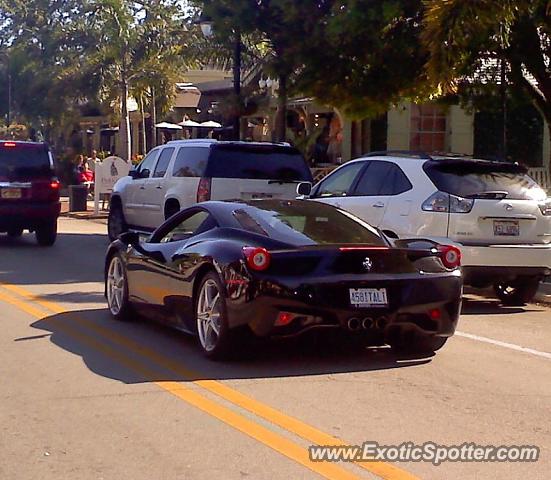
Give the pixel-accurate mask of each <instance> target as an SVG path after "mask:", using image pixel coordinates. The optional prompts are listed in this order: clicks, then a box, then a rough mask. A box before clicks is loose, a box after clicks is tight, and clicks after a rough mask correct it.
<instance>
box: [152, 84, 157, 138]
mask: <svg viewBox="0 0 551 480" xmlns="http://www.w3.org/2000/svg"><path fill="white" fill-rule="evenodd" d="M156 103H157V99H156V97H155V87H151V148H155V147H156V146H157V129H156V128H155V124H156V123H157V105H156Z"/></svg>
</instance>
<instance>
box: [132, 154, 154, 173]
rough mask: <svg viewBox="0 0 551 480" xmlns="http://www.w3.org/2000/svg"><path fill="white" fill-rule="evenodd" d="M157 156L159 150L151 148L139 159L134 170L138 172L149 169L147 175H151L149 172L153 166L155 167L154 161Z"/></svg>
mask: <svg viewBox="0 0 551 480" xmlns="http://www.w3.org/2000/svg"><path fill="white" fill-rule="evenodd" d="M158 156H159V150H152V151H151V152H149V153H148V154H147V155H146V156H145V158H144V159H143V160H142V161H141V163H140V164H139V165H138V167H137V168H136V170H137V171H138V172H143V171H144V170H149V175H150V176H151V172H153V168H154V167H155V162H156V161H157V157H158Z"/></svg>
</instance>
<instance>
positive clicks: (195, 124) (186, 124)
mask: <svg viewBox="0 0 551 480" xmlns="http://www.w3.org/2000/svg"><path fill="white" fill-rule="evenodd" d="M178 125H182V127H200V126H201V124H200V123H198V122H194V121H193V120H184V121H183V122H180V123H179V124H178Z"/></svg>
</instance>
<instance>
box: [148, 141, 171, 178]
mask: <svg viewBox="0 0 551 480" xmlns="http://www.w3.org/2000/svg"><path fill="white" fill-rule="evenodd" d="M173 153H174V148H163V149H162V151H161V154H160V155H159V161H158V162H157V166H156V167H155V171H154V172H153V177H154V178H162V177H164V176H165V173H166V171H167V169H168V164H169V163H170V159H171V158H172V154H173Z"/></svg>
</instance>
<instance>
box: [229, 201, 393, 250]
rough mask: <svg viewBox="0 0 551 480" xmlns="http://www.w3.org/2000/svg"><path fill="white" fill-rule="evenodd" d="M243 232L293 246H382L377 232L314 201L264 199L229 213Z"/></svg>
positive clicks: (383, 242) (361, 222)
mask: <svg viewBox="0 0 551 480" xmlns="http://www.w3.org/2000/svg"><path fill="white" fill-rule="evenodd" d="M233 215H234V217H235V219H236V220H237V221H238V222H239V224H240V225H241V227H242V228H243V229H244V230H248V231H251V232H254V233H258V234H260V235H266V236H268V237H270V238H273V239H274V240H279V241H282V242H285V243H289V244H291V245H295V246H306V245H323V244H336V243H338V244H368V245H377V246H386V245H387V244H386V241H385V240H384V239H383V238H382V237H381V236H380V235H379V233H378V232H377V230H376V229H375V228H373V227H371V226H370V225H368V224H367V223H364V222H363V221H361V220H360V219H357V218H356V217H354V216H352V215H350V214H349V213H347V212H344V211H342V210H338V209H336V208H334V207H331V206H329V205H324V204H322V203H317V202H309V201H304V202H296V201H277V200H264V201H261V202H258V204H252V205H251V206H243V208H238V209H236V210H235V211H234V212H233Z"/></svg>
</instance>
